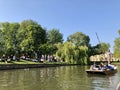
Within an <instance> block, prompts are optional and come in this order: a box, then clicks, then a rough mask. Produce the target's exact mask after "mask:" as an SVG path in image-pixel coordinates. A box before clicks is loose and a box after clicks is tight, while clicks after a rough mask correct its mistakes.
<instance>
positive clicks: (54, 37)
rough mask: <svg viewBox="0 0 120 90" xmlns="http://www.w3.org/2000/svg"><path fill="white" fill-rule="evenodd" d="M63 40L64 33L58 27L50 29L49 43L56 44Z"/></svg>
mask: <svg viewBox="0 0 120 90" xmlns="http://www.w3.org/2000/svg"><path fill="white" fill-rule="evenodd" d="M62 42H63V35H62V33H60V32H59V30H57V29H52V30H49V31H48V43H50V44H56V43H62Z"/></svg>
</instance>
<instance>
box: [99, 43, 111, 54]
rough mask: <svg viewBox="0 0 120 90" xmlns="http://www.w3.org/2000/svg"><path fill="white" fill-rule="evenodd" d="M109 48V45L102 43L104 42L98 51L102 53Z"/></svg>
mask: <svg viewBox="0 0 120 90" xmlns="http://www.w3.org/2000/svg"><path fill="white" fill-rule="evenodd" d="M109 48H110V44H109V43H104V42H102V43H100V51H101V52H103V53H104V52H106V51H108V50H109Z"/></svg>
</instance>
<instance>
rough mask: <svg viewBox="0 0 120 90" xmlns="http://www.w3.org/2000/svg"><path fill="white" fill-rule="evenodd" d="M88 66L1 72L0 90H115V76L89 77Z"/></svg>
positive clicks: (117, 77) (119, 73)
mask: <svg viewBox="0 0 120 90" xmlns="http://www.w3.org/2000/svg"><path fill="white" fill-rule="evenodd" d="M87 68H89V67H88V66H61V67H49V68H33V69H18V70H2V71H0V90H115V88H116V87H117V84H118V83H119V81H120V71H119V69H120V66H118V72H117V73H116V74H114V75H110V76H106V75H88V74H87V73H86V72H85V70H86V69H87Z"/></svg>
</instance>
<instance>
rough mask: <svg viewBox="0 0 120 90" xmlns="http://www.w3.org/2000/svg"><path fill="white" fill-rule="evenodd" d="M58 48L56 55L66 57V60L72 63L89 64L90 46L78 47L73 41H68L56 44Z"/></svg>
mask: <svg viewBox="0 0 120 90" xmlns="http://www.w3.org/2000/svg"><path fill="white" fill-rule="evenodd" d="M56 46H57V48H58V50H57V52H56V56H57V57H59V58H61V59H64V60H65V62H67V63H70V64H82V65H83V64H84V65H85V64H88V63H87V59H88V55H87V53H88V47H86V46H79V47H76V46H75V45H73V44H72V43H71V42H66V43H64V44H57V45H56Z"/></svg>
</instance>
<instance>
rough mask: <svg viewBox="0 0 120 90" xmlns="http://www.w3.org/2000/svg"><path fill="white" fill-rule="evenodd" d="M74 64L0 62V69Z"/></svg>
mask: <svg viewBox="0 0 120 90" xmlns="http://www.w3.org/2000/svg"><path fill="white" fill-rule="evenodd" d="M71 65H75V64H1V65H0V70H10V69H25V68H43V67H57V66H71Z"/></svg>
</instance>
